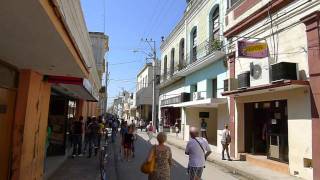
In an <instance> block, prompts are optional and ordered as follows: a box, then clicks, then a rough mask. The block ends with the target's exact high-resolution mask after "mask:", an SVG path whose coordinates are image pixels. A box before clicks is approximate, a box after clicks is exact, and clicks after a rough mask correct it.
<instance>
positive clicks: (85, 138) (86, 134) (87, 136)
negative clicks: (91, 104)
mask: <svg viewBox="0 0 320 180" xmlns="http://www.w3.org/2000/svg"><path fill="white" fill-rule="evenodd" d="M91 122H92V120H91V117H88V118H87V121H86V123H85V128H84V130H85V133H84V150H83V151H84V154H85V153H86V152H87V150H88V147H89V141H90V137H89V135H90V129H89V128H88V126H89V124H90V123H91Z"/></svg>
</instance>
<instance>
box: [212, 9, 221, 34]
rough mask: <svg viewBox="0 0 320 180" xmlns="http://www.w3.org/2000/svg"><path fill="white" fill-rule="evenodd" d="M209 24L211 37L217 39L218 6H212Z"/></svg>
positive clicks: (218, 25)
mask: <svg viewBox="0 0 320 180" xmlns="http://www.w3.org/2000/svg"><path fill="white" fill-rule="evenodd" d="M210 26H211V27H210V33H211V34H210V36H211V39H219V30H220V22H219V6H215V7H213V8H212V10H211V12H210Z"/></svg>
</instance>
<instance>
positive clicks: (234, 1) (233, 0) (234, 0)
mask: <svg viewBox="0 0 320 180" xmlns="http://www.w3.org/2000/svg"><path fill="white" fill-rule="evenodd" d="M239 1H241V0H228V9H229V8H231V7H232V6H234V5H235V4H237V3H238V2H239Z"/></svg>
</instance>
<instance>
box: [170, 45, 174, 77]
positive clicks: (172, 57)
mask: <svg viewBox="0 0 320 180" xmlns="http://www.w3.org/2000/svg"><path fill="white" fill-rule="evenodd" d="M173 72H174V48H172V49H171V59H170V75H171V76H172V75H173Z"/></svg>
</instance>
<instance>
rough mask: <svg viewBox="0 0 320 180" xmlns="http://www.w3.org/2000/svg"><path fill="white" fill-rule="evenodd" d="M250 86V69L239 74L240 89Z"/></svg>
mask: <svg viewBox="0 0 320 180" xmlns="http://www.w3.org/2000/svg"><path fill="white" fill-rule="evenodd" d="M248 87H250V71H245V72H243V73H241V74H238V89H244V88H248Z"/></svg>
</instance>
